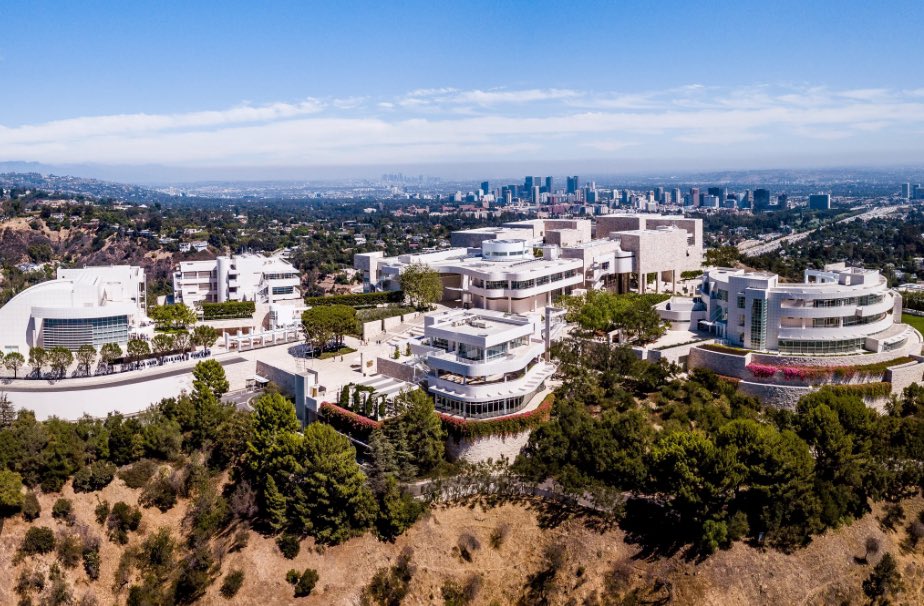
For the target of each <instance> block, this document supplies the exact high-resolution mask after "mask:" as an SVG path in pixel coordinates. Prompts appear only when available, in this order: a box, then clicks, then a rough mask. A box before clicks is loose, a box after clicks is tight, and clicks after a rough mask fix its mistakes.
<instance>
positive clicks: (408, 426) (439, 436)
mask: <svg viewBox="0 0 924 606" xmlns="http://www.w3.org/2000/svg"><path fill="white" fill-rule="evenodd" d="M395 400H396V401H397V402H396V406H397V407H398V408H399V409H401V410H403V411H404V412H402V413H401V414H399V415H398V416H397V417H395V418H394V419H392V420H390V421H389V422H391V423H398V424H400V425H401V426H402V432H403V434H404V438H405V441H406V444H407V449H408V452H409V453H410V456H411V462H412V463H413V465H414V466H415V467H416V468H417V469H418V470H419V471H420V472H422V473H427V472H429V471H431V470H433V469H435V468H436V467H437V466H438V465H439V464H440V463H441V462H442V460H443V450H444V442H445V440H446V436H445V435H444V433H443V426H442V423H441V422H440V418H439V416H437V414H436V410H435V409H434V407H433V399H432V398H431V397H430V396H428V395H427V393H426V392H425V391H424V390H422V389H414V390H411V391H405V392H403V393H401V394H399V395H398V396H397V397H396V398H395Z"/></svg>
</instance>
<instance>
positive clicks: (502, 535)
mask: <svg viewBox="0 0 924 606" xmlns="http://www.w3.org/2000/svg"><path fill="white" fill-rule="evenodd" d="M508 534H510V524H508V523H507V522H502V523H501V524H499V525H497V526H496V527H495V528H494V530H492V531H491V538H490V543H491V548H492V549H500V548H501V546H502V545H503V544H504V541H506V540H507V535H508Z"/></svg>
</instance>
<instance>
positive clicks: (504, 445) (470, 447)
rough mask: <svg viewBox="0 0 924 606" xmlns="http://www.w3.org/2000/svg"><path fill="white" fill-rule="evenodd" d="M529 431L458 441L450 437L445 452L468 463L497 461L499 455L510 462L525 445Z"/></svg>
mask: <svg viewBox="0 0 924 606" xmlns="http://www.w3.org/2000/svg"><path fill="white" fill-rule="evenodd" d="M530 433H532V430H530V429H527V430H526V431H523V432H521V433H518V434H514V435H507V436H482V437H478V438H462V439H461V440H460V441H456V440H455V439H454V438H450V439H449V440H448V441H447V442H446V453H447V454H448V455H449V458H450V459H452V460H458V459H462V460H464V461H467V462H469V463H481V462H483V461H487V460H488V459H492V460H494V461H497V460H498V459H500V458H501V457H506V458H507V460H508V461H509V462H511V463H512V462H513V460H514V459H515V458H516V456H517V455H518V454H520V450H522V449H523V447H524V446H526V442H528V441H529V434H530Z"/></svg>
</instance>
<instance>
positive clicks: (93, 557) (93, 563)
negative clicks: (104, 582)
mask: <svg viewBox="0 0 924 606" xmlns="http://www.w3.org/2000/svg"><path fill="white" fill-rule="evenodd" d="M100 563H101V561H100V557H99V538H97V537H95V536H87V537H84V540H83V569H84V571H85V572H86V573H87V577H89V578H90V579H91V580H93V581H95V580H97V579H99V567H100Z"/></svg>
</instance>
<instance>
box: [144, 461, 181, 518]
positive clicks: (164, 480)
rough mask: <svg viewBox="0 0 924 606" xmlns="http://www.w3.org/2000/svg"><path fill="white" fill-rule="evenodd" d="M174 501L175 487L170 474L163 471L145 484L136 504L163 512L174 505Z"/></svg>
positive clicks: (175, 495) (175, 497) (175, 496)
mask: <svg viewBox="0 0 924 606" xmlns="http://www.w3.org/2000/svg"><path fill="white" fill-rule="evenodd" d="M176 499H177V487H176V485H175V484H174V482H172V481H171V477H170V474H169V473H168V472H166V470H164V471H162V472H161V473H159V474H157V477H156V478H154V479H153V480H151V481H149V482H148V483H147V485H146V486H145V487H144V490H143V491H142V492H141V496H140V497H139V498H138V503H140V504H141V505H142V506H143V507H156V508H158V509H159V510H161V511H162V512H163V511H169V510H170V509H171V508H172V507H173V506H174V505H176Z"/></svg>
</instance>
